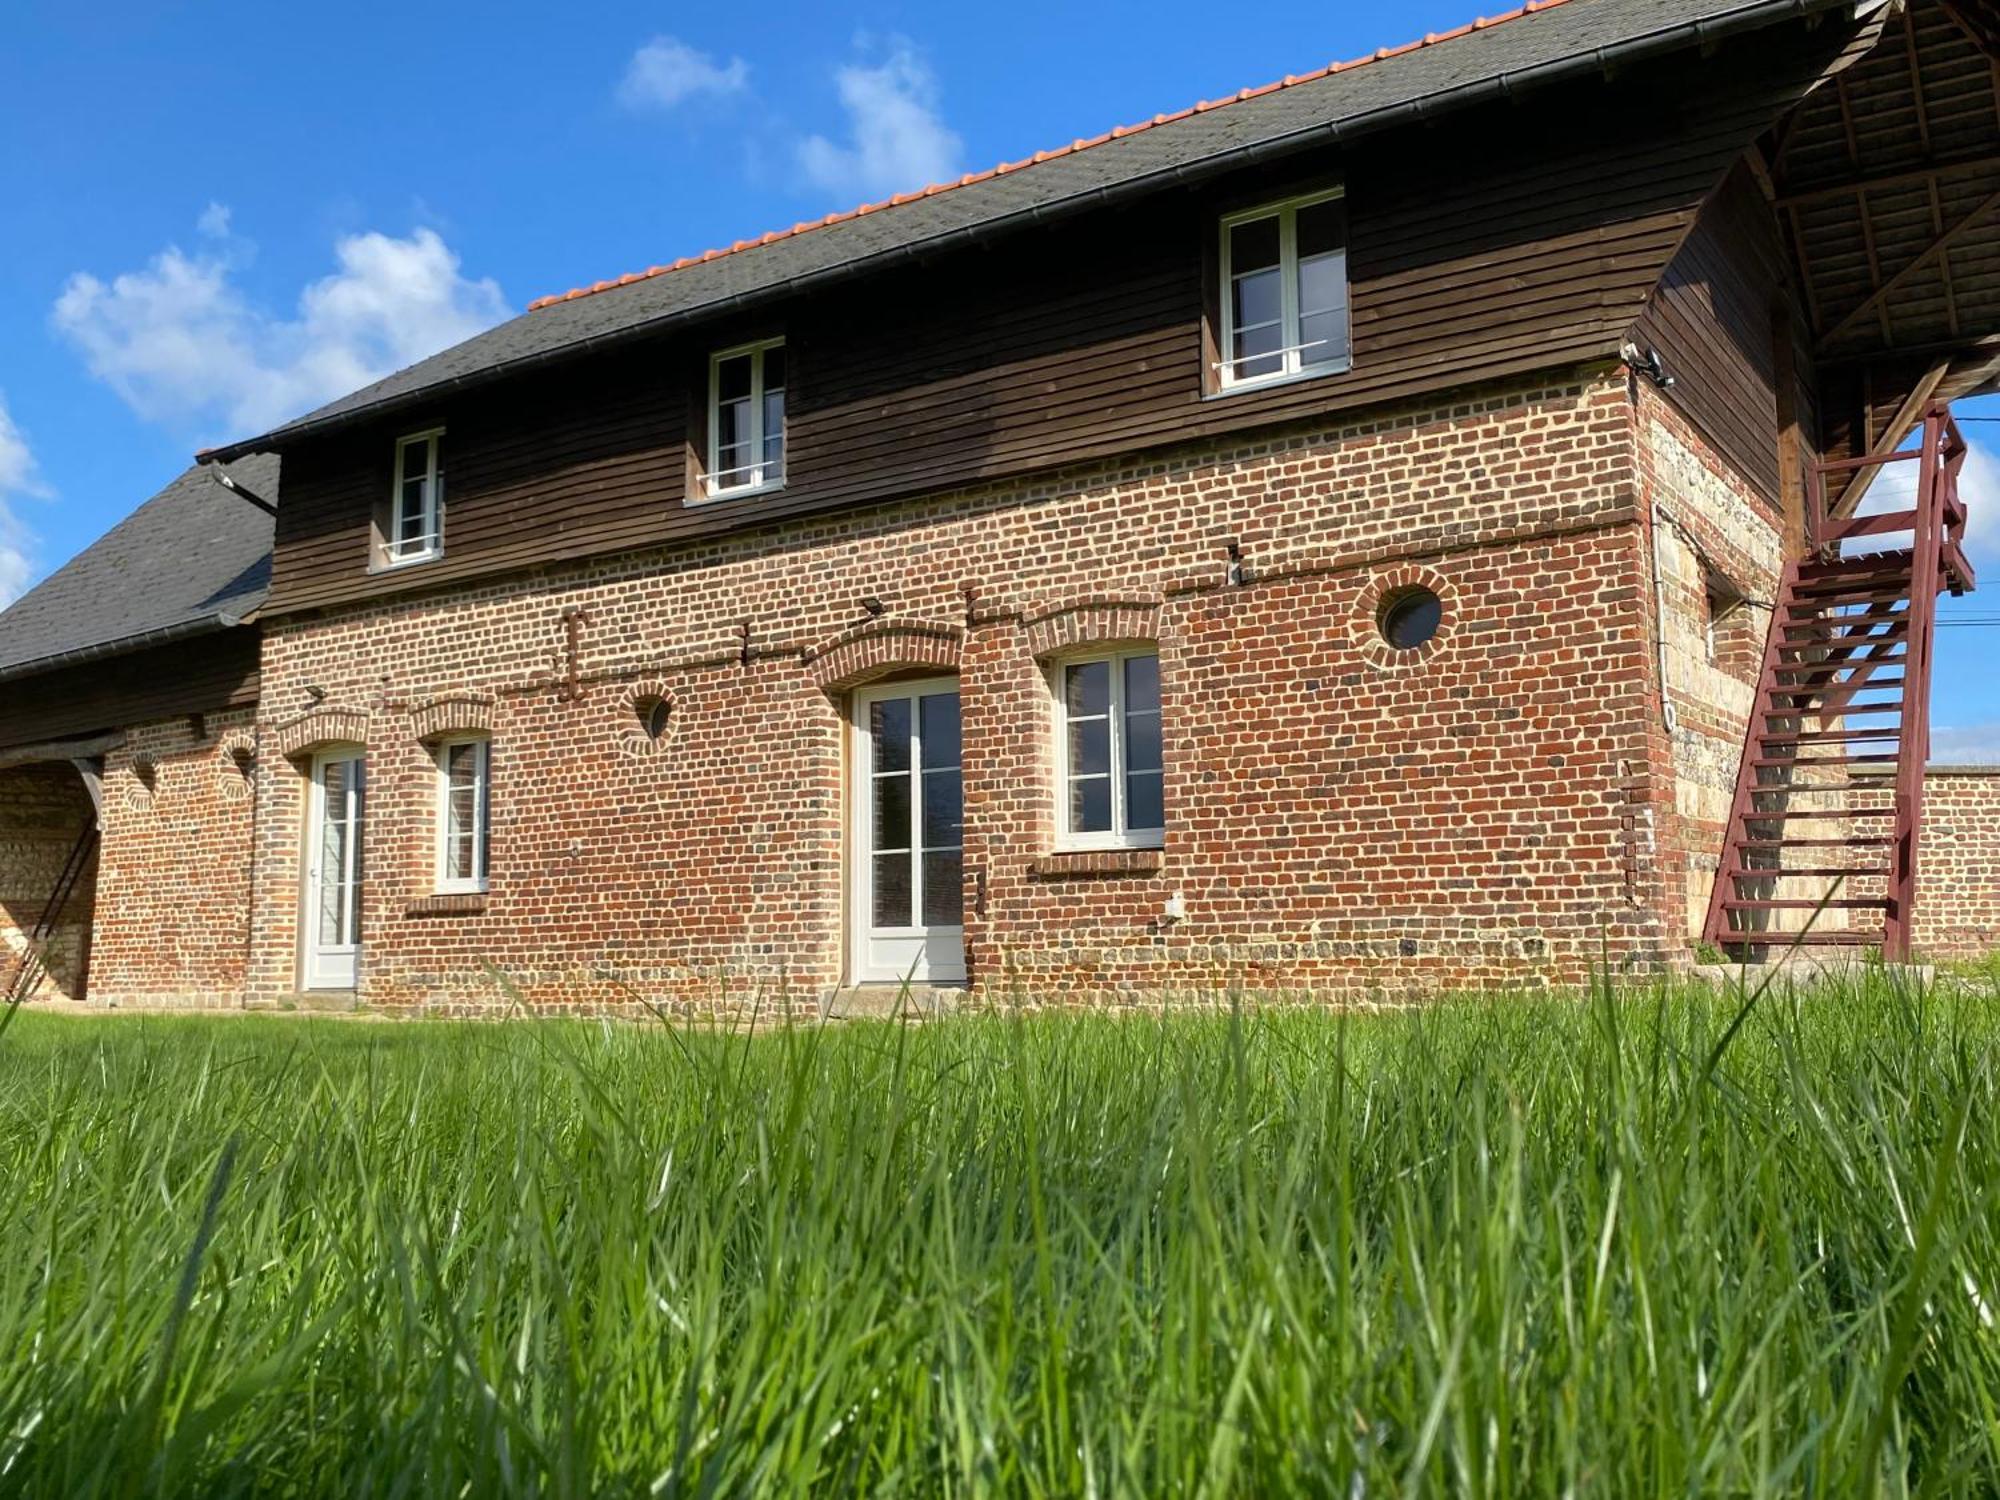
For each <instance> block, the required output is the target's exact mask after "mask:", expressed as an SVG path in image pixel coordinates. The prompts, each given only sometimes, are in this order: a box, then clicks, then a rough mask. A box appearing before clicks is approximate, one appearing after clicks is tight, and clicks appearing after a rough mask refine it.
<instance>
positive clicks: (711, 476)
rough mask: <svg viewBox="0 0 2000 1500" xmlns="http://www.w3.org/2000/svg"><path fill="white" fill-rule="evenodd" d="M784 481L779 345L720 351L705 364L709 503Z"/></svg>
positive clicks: (781, 344) (782, 368)
mask: <svg viewBox="0 0 2000 1500" xmlns="http://www.w3.org/2000/svg"><path fill="white" fill-rule="evenodd" d="M784 482H785V342H784V340H783V339H767V340H765V341H764V342H762V343H757V344H745V345H743V346H742V347H741V348H737V349H725V350H723V352H722V353H720V354H718V355H716V356H715V358H714V359H713V360H711V361H710V362H709V377H708V464H707V470H706V473H705V475H704V477H703V480H702V493H703V494H704V495H705V496H706V497H707V498H709V499H717V498H719V497H721V496H724V495H747V494H752V493H754V492H756V491H758V490H774V489H777V488H779V487H780V486H782V485H783V484H784Z"/></svg>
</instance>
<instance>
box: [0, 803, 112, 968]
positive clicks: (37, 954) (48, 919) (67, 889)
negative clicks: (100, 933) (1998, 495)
mask: <svg viewBox="0 0 2000 1500" xmlns="http://www.w3.org/2000/svg"><path fill="white" fill-rule="evenodd" d="M97 840H98V832H97V820H96V819H95V818H92V819H91V820H90V821H89V822H88V823H86V824H84V827H83V832H81V833H79V834H78V835H77V836H76V842H75V843H74V844H73V845H71V846H70V851H69V858H68V860H67V861H65V862H64V864H63V867H62V873H61V874H60V875H58V876H57V877H56V883H55V888H54V889H53V890H52V891H50V893H49V899H48V903H47V905H45V906H44V907H43V908H42V914H41V916H40V917H38V918H37V919H36V921H35V926H34V929H33V930H32V931H31V932H29V934H28V945H27V947H26V948H24V949H22V951H21V952H19V953H17V954H15V955H14V961H13V965H12V967H11V968H10V970H9V971H8V974H7V984H6V987H5V989H4V990H0V1006H10V1005H19V1004H20V1003H21V1002H22V1001H24V1000H28V999H31V998H32V997H33V996H34V993H35V991H36V990H38V989H40V988H41V984H42V981H43V980H44V979H46V978H47V977H48V972H49V964H48V945H49V940H50V939H51V938H53V937H54V936H55V933H56V928H57V927H58V926H59V925H60V924H61V922H62V918H63V913H64V912H65V911H67V910H68V909H69V904H70V902H71V901H72V900H73V899H74V898H75V896H76V891H77V887H78V886H80V885H82V884H83V877H84V876H85V875H86V874H87V873H89V870H90V865H91V861H92V860H94V859H96V857H97ZM86 962H87V960H86ZM82 990H83V978H82V976H81V975H79V976H78V979H77V991H78V993H77V996H76V998H78V999H81V998H82Z"/></svg>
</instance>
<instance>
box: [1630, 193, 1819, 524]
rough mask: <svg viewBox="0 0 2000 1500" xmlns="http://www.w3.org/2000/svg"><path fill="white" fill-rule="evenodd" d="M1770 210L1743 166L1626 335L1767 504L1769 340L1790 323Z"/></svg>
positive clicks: (1771, 451) (1771, 409) (1772, 346)
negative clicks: (1650, 355) (1654, 358)
mask: <svg viewBox="0 0 2000 1500" xmlns="http://www.w3.org/2000/svg"><path fill="white" fill-rule="evenodd" d="M1783 276H1784V261H1783V258H1782V251H1781V249H1780V247H1779V244H1778V238H1777V219H1776V216H1775V214H1774V213H1773V211H1772V209H1771V206H1770V204H1769V202H1768V201H1767V200H1766V199H1765V197H1764V195H1763V193H1762V192H1761V191H1760V190H1759V189H1758V187H1757V184H1756V181H1755V179H1754V178H1753V177H1752V176H1751V174H1750V172H1749V171H1748V169H1747V168H1743V167H1738V168H1737V169H1736V170H1735V171H1734V172H1733V173H1731V174H1730V177H1729V180H1728V182H1727V183H1725V184H1724V185H1723V187H1722V189H1721V191H1719V192H1718V193H1716V195H1715V196H1714V197H1713V198H1711V199H1710V200H1709V201H1708V203H1707V205H1706V206H1705V207H1704V208H1703V209H1702V212H1701V216H1700V218H1699V219H1697V220H1696V222H1695V226H1694V228H1693V230H1692V231H1690V233H1689V234H1688V237H1687V241H1686V243H1684V244H1683V245H1682V246H1681V248H1680V251H1679V253H1678V254H1676V255H1675V256H1674V258H1673V261H1672V263H1671V264H1669V265H1668V267H1667V270H1666V274H1665V275H1664V276H1663V277H1661V278H1660V285H1659V288H1658V290H1657V291H1655V292H1654V294H1653V297H1652V300H1651V302H1650V303H1649V304H1648V305H1647V308H1646V314H1645V316H1644V317H1643V318H1641V319H1640V321H1639V325H1638V327H1637V329H1636V330H1635V331H1634V338H1635V339H1636V340H1637V341H1638V342H1639V343H1640V344H1641V345H1642V346H1646V347H1650V348H1653V349H1655V350H1657V351H1658V353H1659V355H1660V359H1661V361H1662V363H1663V364H1664V365H1665V367H1666V371H1667V373H1668V374H1669V375H1671V376H1673V378H1674V384H1673V385H1672V386H1671V387H1670V388H1669V389H1668V391H1667V397H1668V399H1669V400H1671V401H1672V402H1673V403H1674V404H1675V405H1676V406H1678V407H1679V408H1680V409H1681V410H1682V411H1683V412H1685V413H1686V414H1687V416H1688V417H1689V419H1690V420H1692V421H1693V422H1694V424H1695V426H1697V427H1698V428H1700V429H1701V431H1702V432H1703V433H1704V434H1705V435H1706V436H1707V437H1708V439H1709V440H1710V441H1711V442H1713V443H1715V444H1716V446H1717V447H1719V448H1720V449H1721V450H1722V451H1723V452H1724V453H1725V454H1727V455H1728V456H1729V458H1730V460H1731V461H1732V462H1733V463H1734V464H1735V465H1736V467H1737V469H1738V470H1740V471H1741V472H1742V474H1743V476H1744V478H1746V479H1748V480H1749V481H1750V482H1751V483H1752V484H1753V485H1755V486H1756V489H1757V492H1758V493H1759V494H1761V495H1762V496H1763V497H1764V498H1765V499H1766V500H1769V501H1770V502H1771V503H1772V504H1773V505H1776V504H1777V503H1778V502H1779V499H1780V490H1781V485H1780V476H1779V470H1778V340H1779V338H1780V336H1781V329H1782V330H1783V333H1784V335H1785V336H1789V333H1790V330H1789V327H1788V324H1789V321H1790V319H1789V313H1788V312H1787V308H1788V305H1789V297H1788V294H1786V293H1785V292H1784V291H1783V290H1782V287H1783Z"/></svg>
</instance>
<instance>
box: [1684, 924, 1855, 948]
mask: <svg viewBox="0 0 2000 1500" xmlns="http://www.w3.org/2000/svg"><path fill="white" fill-rule="evenodd" d="M1714 941H1715V943H1716V944H1717V946H1719V947H1723V948H1789V947H1791V946H1792V945H1793V944H1794V943H1796V944H1798V945H1799V946H1800V947H1801V948H1873V947H1875V946H1876V945H1878V944H1879V943H1880V942H1881V941H1882V934H1881V933H1880V932H1854V931H1852V930H1849V931H1846V932H1838V931H1834V932H1751V931H1748V930H1746V929H1744V928H1741V927H1735V928H1731V929H1730V930H1729V931H1728V932H1726V933H1724V934H1722V935H1721V936H1720V937H1718V938H1716V939H1715V940H1714Z"/></svg>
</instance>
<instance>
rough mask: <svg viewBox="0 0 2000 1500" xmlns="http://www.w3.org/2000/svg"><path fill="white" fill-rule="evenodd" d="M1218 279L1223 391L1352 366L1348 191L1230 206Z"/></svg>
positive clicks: (1224, 222) (1338, 190)
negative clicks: (1238, 209) (1240, 208)
mask: <svg viewBox="0 0 2000 1500" xmlns="http://www.w3.org/2000/svg"><path fill="white" fill-rule="evenodd" d="M1221 284H1222V339H1221V348H1222V358H1221V360H1220V361H1219V362H1218V365H1217V373H1218V374H1219V376H1220V381H1219V384H1220V385H1221V388H1222V389H1223V390H1225V391H1228V390H1237V389H1240V388H1242V387H1244V386H1251V385H1264V384H1267V383H1269V382H1271V381H1274V380H1288V379H1297V378H1299V377H1301V376H1306V375H1331V374H1337V373H1338V372H1340V371H1342V370H1345V369H1347V368H1349V366H1350V365H1352V363H1353V345H1352V342H1351V339H1350V331H1349V326H1348V315H1347V199H1346V195H1345V191H1344V190H1343V189H1341V188H1332V189H1329V190H1328V191H1326V192H1322V193H1314V194H1311V195H1309V196H1307V197H1303V198H1289V199H1286V200H1285V201H1284V202H1282V203H1269V204H1265V205H1264V206H1263V207H1261V208H1253V209H1249V210H1247V211H1246V212H1243V213H1239V214H1230V215H1228V216H1227V217H1226V218H1224V219H1223V221H1222V277H1221Z"/></svg>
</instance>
